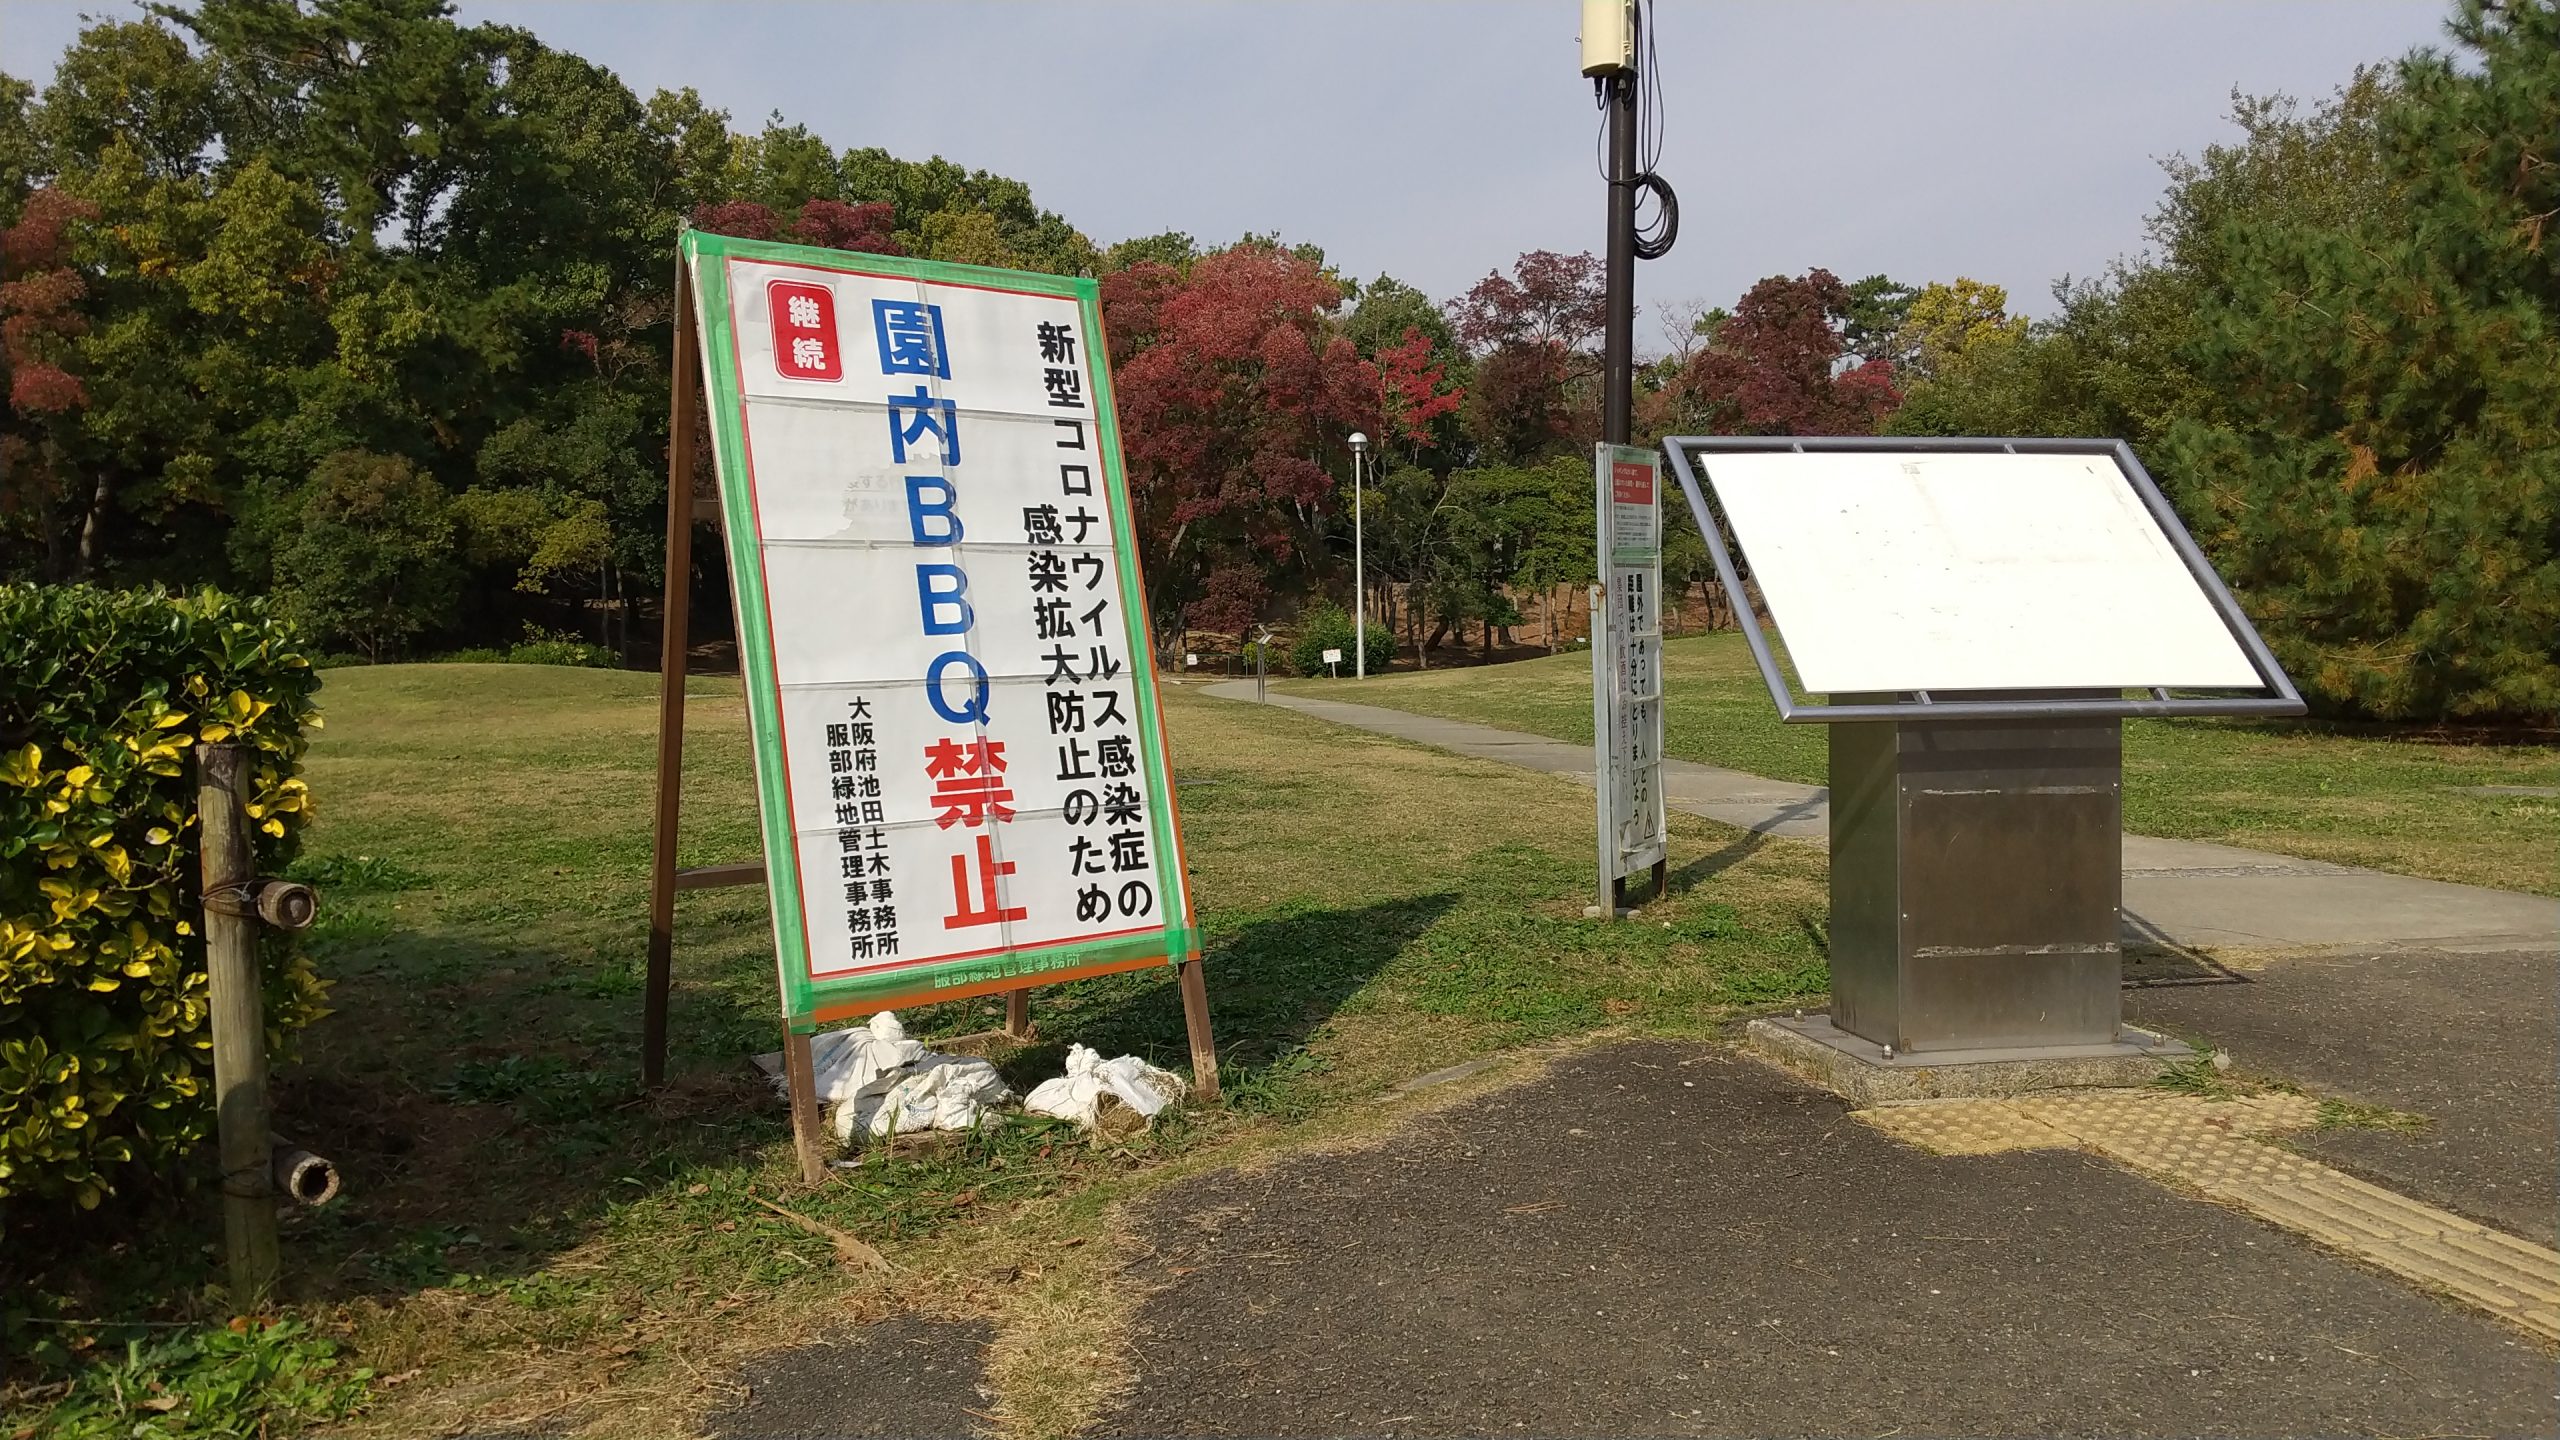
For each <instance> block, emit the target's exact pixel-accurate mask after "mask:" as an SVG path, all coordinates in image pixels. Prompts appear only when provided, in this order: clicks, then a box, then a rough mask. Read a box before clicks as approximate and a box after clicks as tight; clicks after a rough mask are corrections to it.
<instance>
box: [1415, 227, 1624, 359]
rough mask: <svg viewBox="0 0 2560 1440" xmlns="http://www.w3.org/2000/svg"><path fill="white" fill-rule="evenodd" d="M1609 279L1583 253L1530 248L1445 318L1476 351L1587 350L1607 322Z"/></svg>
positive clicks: (1479, 285) (1454, 306) (1479, 283)
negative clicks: (1518, 347) (1556, 347)
mask: <svg viewBox="0 0 2560 1440" xmlns="http://www.w3.org/2000/svg"><path fill="white" fill-rule="evenodd" d="M1607 278H1608V277H1607V275H1606V274H1605V272H1604V271H1603V269H1602V267H1601V264H1600V261H1599V258H1598V257H1597V256H1595V255H1593V254H1592V253H1591V252H1590V251H1588V250H1585V251H1584V252H1582V253H1581V254H1579V255H1559V254H1557V253H1556V252H1555V251H1553V250H1532V251H1529V252H1528V253H1527V254H1524V255H1522V256H1521V257H1520V258H1519V259H1517V260H1515V261H1513V262H1512V263H1511V274H1510V275H1509V276H1507V277H1506V276H1505V275H1504V274H1503V273H1502V272H1501V271H1499V270H1496V271H1493V272H1492V273H1490V274H1488V275H1486V276H1485V277H1484V278H1483V279H1482V280H1479V281H1477V282H1476V283H1475V288H1474V289H1472V290H1469V291H1468V292H1467V293H1466V294H1465V295H1464V296H1462V297H1460V298H1459V299H1457V300H1456V301H1453V302H1452V303H1451V304H1450V306H1449V318H1450V319H1451V320H1452V321H1454V322H1455V323H1456V325H1457V327H1458V338H1459V339H1461V340H1463V341H1465V342H1466V343H1467V344H1469V345H1471V346H1473V347H1475V348H1476V349H1479V350H1493V349H1499V348H1501V347H1503V346H1506V345H1522V344H1536V345H1560V346H1562V347H1563V348H1565V349H1566V350H1570V351H1579V350H1587V349H1589V348H1590V346H1591V342H1592V341H1593V340H1594V339H1595V338H1597V337H1598V335H1599V334H1600V331H1601V329H1602V327H1604V326H1605V325H1607V324H1608V319H1609V292H1608V285H1607Z"/></svg>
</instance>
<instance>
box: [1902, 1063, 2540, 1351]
mask: <svg viewBox="0 0 2560 1440" xmlns="http://www.w3.org/2000/svg"><path fill="white" fill-rule="evenodd" d="M1857 1115H1858V1118H1859V1119H1861V1120H1863V1121H1865V1122H1866V1123H1867V1124H1869V1125H1872V1126H1874V1127H1875V1128H1877V1129H1878V1130H1881V1131H1883V1132H1884V1133H1886V1134H1888V1135H1891V1136H1893V1137H1894V1138H1895V1139H1897V1140H1901V1141H1904V1142H1905V1143H1908V1144H1911V1145H1917V1146H1919V1147H1920V1148H1922V1149H1925V1150H1931V1151H1935V1152H1937V1153H1938V1154H1941V1155H1991V1154H1997V1153H1999V1152H2001V1151H2003V1150H2053V1149H2066V1148H2075V1147H2076V1148H2081V1149H2087V1150H2093V1151H2096V1152H2097V1153H2098V1154H2101V1155H2104V1156H2106V1157H2107V1158H2108V1159H2111V1160H2114V1161H2116V1162H2118V1163H2120V1164H2122V1165H2125V1166H2127V1167H2129V1168H2131V1169H2134V1170H2138V1171H2141V1172H2142V1173H2144V1174H2146V1175H2150V1176H2152V1177H2154V1178H2157V1179H2161V1180H2165V1181H2171V1182H2174V1183H2177V1184H2180V1185H2185V1186H2188V1187H2190V1188H2192V1189H2195V1190H2198V1191H2201V1192H2202V1193H2204V1194H2205V1195H2208V1196H2210V1197H2212V1198H2214V1199H2216V1200H2221V1201H2224V1202H2227V1203H2229V1204H2234V1205H2238V1206H2240V1207H2241V1208H2243V1209H2245V1210H2248V1211H2249V1212H2250V1213H2251V1214H2254V1215H2257V1216H2259V1217H2260V1218H2262V1219H2265V1220H2269V1221H2272V1222H2274V1223H2275V1224H2278V1225H2282V1226H2284V1227H2285V1228H2286V1229H2288V1230H2292V1231H2295V1232H2297V1233H2300V1234H2303V1235H2307V1236H2309V1237H2311V1238H2312V1239H2314V1240H2317V1241H2319V1242H2320V1243H2321V1244H2323V1245H2327V1246H2329V1247H2330V1248H2332V1249H2335V1250H2339V1251H2342V1252H2344V1253H2346V1254H2348V1255H2352V1256H2354V1257H2356V1258H2357V1259H2359V1260H2363V1261H2365V1262H2367V1263H2368V1264H2372V1265H2378V1266H2380V1267H2382V1268H2383V1269H2385V1270H2389V1271H2391V1272H2393V1273H2394V1274H2397V1275H2400V1276H2403V1277H2404V1278H2407V1279H2410V1280H2414V1281H2416V1282H2418V1283H2419V1284H2421V1285H2425V1286H2429V1287H2431V1288H2433V1289H2437V1290H2441V1291H2443V1292H2445V1293H2446V1294H2449V1295H2453V1296H2455V1297H2457V1298H2459V1299H2462V1300H2465V1301H2468V1302H2469V1303H2471V1304H2473V1305H2476V1306H2478V1307H2480V1308H2481V1309H2483V1310H2486V1311H2488V1312H2489V1313H2491V1314H2493V1315H2496V1316H2498V1317H2500V1318H2501V1319H2504V1320H2508V1321H2511V1322H2513V1323H2515V1324H2517V1325H2521V1326H2523V1327H2524V1328H2526V1329H2528V1330H2531V1331H2534V1332H2535V1333H2537V1334H2539V1335H2542V1336H2545V1337H2547V1338H2550V1339H2554V1340H2560V1254H2555V1253H2553V1252H2552V1251H2550V1250H2546V1249H2544V1248H2542V1247H2541V1246H2539V1245H2533V1244H2528V1243H2527V1242H2525V1241H2522V1240H2519V1239H2517V1238H2515V1237H2514V1236H2512V1235H2508V1234H2504V1233H2502V1232H2500V1231H2496V1230H2492V1229H2490V1228H2488V1227H2487V1226H2485V1225H2479V1224H2475V1223H2473V1222H2471V1221H2469V1220H2465V1219H2463V1218H2462V1217H2461V1216H2459V1215H2454V1214H2451V1213H2449V1212H2446V1211H2443V1210H2438V1209H2436V1208H2435V1207H2434V1206H2432V1205H2422V1204H2420V1203H2418V1202H2417V1201H2415V1200H2412V1199H2410V1198H2409V1197H2407V1196H2405V1195H2400V1194H2395V1193H2394V1192H2392V1191H2389V1190H2385V1189H2383V1188H2382V1187H2380V1186H2378V1185H2370V1184H2367V1183H2365V1182H2364V1181H2362V1180H2358V1179H2356V1178H2355V1177H2354V1176H2352V1175H2348V1174H2345V1173H2343V1172H2341V1171H2338V1170H2333V1169H2331V1168H2330V1167H2328V1166H2326V1165H2323V1164H2321V1163H2319V1162H2318V1161H2316V1160H2310V1159H2306V1158H2304V1157H2303V1156H2301V1155H2297V1154H2295V1153H2293V1152H2292V1151H2290V1150H2285V1149H2282V1148H2280V1147H2278V1146H2275V1145H2270V1144H2267V1143H2265V1141H2264V1139H2263V1138H2261V1137H2265V1136H2270V1135H2275V1134H2279V1133H2281V1132H2283V1131H2286V1130H2298V1129H2304V1128H2307V1127H2309V1126H2311V1125H2313V1124H2316V1123H2318V1121H2319V1117H2320V1104H2319V1102H2318V1101H2317V1100H2314V1099H2312V1098H2311V1097H2309V1096H2307V1095H2290V1094H2281V1093H2276V1094H2266V1095H2252V1096H2244V1097H2240V1098H2236V1099H2227V1100H2206V1099H2202V1098H2200V1097H2197V1096H2192V1095H2171V1094H2165V1093H2162V1092H2160V1091H2154V1090H2078V1091H2064V1092H2057V1093H2053V1094H2046V1095H2027V1096H2018V1097H2015V1098H2011V1099H1999V1100H1919V1101H1909V1102H1905V1103H1900V1104H1893V1105H1877V1106H1873V1107H1871V1108H1868V1109H1865V1110H1861V1111H1859V1112H1857Z"/></svg>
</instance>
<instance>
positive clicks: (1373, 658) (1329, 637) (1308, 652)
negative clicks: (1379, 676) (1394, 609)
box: [1289, 600, 1396, 675]
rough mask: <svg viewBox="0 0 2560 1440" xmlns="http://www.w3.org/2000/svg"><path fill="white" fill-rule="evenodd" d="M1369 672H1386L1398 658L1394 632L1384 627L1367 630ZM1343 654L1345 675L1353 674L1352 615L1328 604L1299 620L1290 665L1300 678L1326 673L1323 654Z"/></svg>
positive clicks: (1315, 607)
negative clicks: (1333, 651) (1329, 651)
mask: <svg viewBox="0 0 2560 1440" xmlns="http://www.w3.org/2000/svg"><path fill="white" fill-rule="evenodd" d="M1368 639H1369V669H1370V671H1371V672H1372V673H1375V672H1377V671H1380V670H1384V669H1386V668H1387V665H1388V664H1389V662H1391V661H1393V660H1394V659H1395V658H1396V637H1395V632H1393V631H1391V630H1389V629H1388V628H1387V627H1386V626H1384V625H1379V624H1375V623H1372V624H1371V625H1370V626H1369V627H1368ZM1327 650H1339V651H1341V652H1342V673H1343V674H1345V675H1348V674H1351V673H1352V671H1353V670H1354V669H1356V668H1357V662H1356V661H1354V660H1353V658H1352V655H1351V612H1350V611H1348V610H1345V609H1343V608H1342V607H1341V606H1339V605H1336V604H1334V603H1333V602H1332V601H1330V600H1327V601H1325V602H1324V603H1322V604H1320V605H1316V606H1313V607H1311V608H1309V609H1308V610H1306V611H1305V612H1304V613H1302V614H1300V615H1299V616H1298V643H1296V644H1295V645H1292V646H1290V647H1289V663H1290V664H1291V665H1294V666H1296V667H1297V670H1298V673H1299V674H1301V675H1322V674H1323V673H1325V667H1324V652H1325V651H1327Z"/></svg>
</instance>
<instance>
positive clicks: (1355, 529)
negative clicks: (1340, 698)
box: [1351, 430, 1369, 680]
mask: <svg viewBox="0 0 2560 1440" xmlns="http://www.w3.org/2000/svg"><path fill="white" fill-rule="evenodd" d="M1368 454H1369V437H1368V436H1366V435H1363V434H1361V433H1360V432H1359V431H1357V430H1354V431H1352V432H1351V653H1352V654H1353V655H1354V656H1356V657H1358V658H1357V659H1356V660H1355V662H1354V664H1353V668H1352V671H1351V674H1352V678H1354V679H1358V680H1366V679H1368V678H1369V577H1368V575H1367V573H1366V566H1365V565H1364V564H1363V559H1364V557H1363V555H1362V553H1361V552H1362V551H1364V550H1366V549H1367V548H1368V536H1367V535H1366V533H1365V531H1364V527H1363V526H1362V524H1361V521H1360V462H1361V461H1362V460H1363V459H1365V458H1366V457H1367V456H1368Z"/></svg>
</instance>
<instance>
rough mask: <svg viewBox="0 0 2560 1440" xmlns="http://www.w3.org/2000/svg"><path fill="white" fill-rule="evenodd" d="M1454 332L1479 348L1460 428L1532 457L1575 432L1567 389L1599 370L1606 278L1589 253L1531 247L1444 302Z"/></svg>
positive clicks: (1511, 454)
mask: <svg viewBox="0 0 2560 1440" xmlns="http://www.w3.org/2000/svg"><path fill="white" fill-rule="evenodd" d="M1449 318H1450V320H1451V322H1452V323H1453V324H1454V325H1455V327H1456V329H1457V332H1458V338H1459V339H1460V340H1462V341H1464V342H1465V343H1466V344H1467V345H1468V346H1469V347H1470V348H1472V349H1474V350H1475V351H1477V352H1478V353H1479V354H1480V355H1482V357H1483V358H1482V360H1481V361H1479V362H1478V364H1477V366H1476V376H1475V383H1474V385H1473V386H1472V387H1471V396H1470V399H1469V403H1468V407H1467V429H1468V431H1469V433H1470V434H1472V435H1473V436H1474V438H1475V441H1476V443H1477V444H1478V445H1479V446H1481V447H1483V449H1484V450H1485V451H1486V452H1487V453H1488V455H1489V456H1491V457H1493V458H1497V459H1501V460H1508V461H1515V462H1517V461H1526V460H1530V459H1534V458H1535V457H1537V456H1538V455H1539V454H1540V453H1542V452H1543V451H1545V450H1547V449H1548V448H1549V447H1551V446H1552V445H1553V444H1554V443H1555V442H1556V441H1557V440H1559V439H1561V438H1563V437H1565V436H1567V435H1569V434H1571V433H1572V432H1573V430H1574V429H1575V424H1574V421H1575V412H1574V405H1573V399H1574V386H1575V385H1576V383H1577V382H1580V381H1587V380H1589V379H1590V378H1591V377H1592V376H1593V375H1595V374H1596V373H1598V365H1597V357H1596V356H1595V355H1594V353H1593V351H1592V348H1591V347H1592V345H1593V343H1594V342H1595V341H1596V340H1597V339H1598V338H1599V336H1600V332H1601V330H1602V328H1603V327H1604V326H1605V325H1606V324H1607V322H1608V286H1607V276H1606V273H1605V272H1604V270H1603V268H1602V266H1601V264H1600V261H1599V259H1598V257H1596V256H1594V255H1592V254H1591V253H1590V252H1589V251H1584V252H1583V253H1581V254H1579V255H1559V254H1557V253H1556V252H1554V251H1552V250H1532V251H1530V252H1528V253H1527V254H1525V255H1522V256H1521V257H1520V258H1519V259H1518V260H1515V261H1513V262H1512V265H1511V274H1510V275H1508V276H1505V275H1504V274H1502V273H1501V272H1500V271H1495V272H1493V273H1491V274H1489V275H1487V276H1485V277H1484V278H1483V279H1482V280H1479V281H1477V282H1476V284H1475V288H1473V289H1471V290H1469V291H1468V292H1467V293H1466V294H1465V295H1463V296H1460V297H1459V298H1458V299H1456V300H1454V301H1451V302H1450V304H1449Z"/></svg>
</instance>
